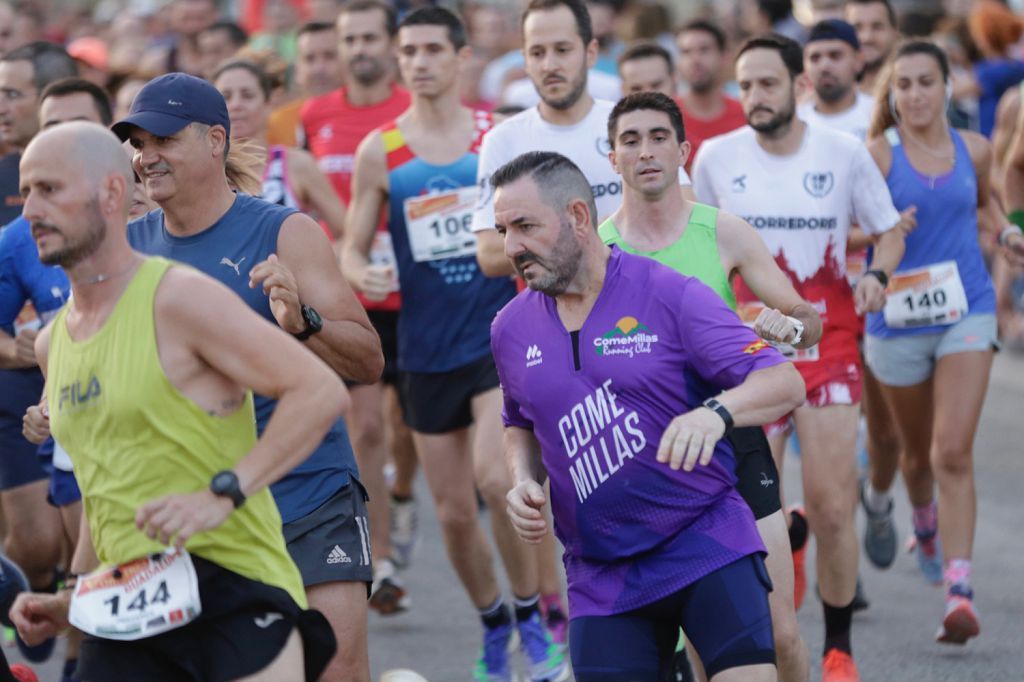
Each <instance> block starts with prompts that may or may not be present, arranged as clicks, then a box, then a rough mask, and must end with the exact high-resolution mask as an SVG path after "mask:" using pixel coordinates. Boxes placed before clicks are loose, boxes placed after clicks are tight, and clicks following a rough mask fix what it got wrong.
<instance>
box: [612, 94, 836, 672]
mask: <svg viewBox="0 0 1024 682" xmlns="http://www.w3.org/2000/svg"><path fill="white" fill-rule="evenodd" d="M684 131H685V128H684V125H683V119H682V115H681V112H680V111H679V107H678V106H676V104H675V102H673V101H672V100H671V99H670V98H669V97H666V96H665V95H662V94H661V93H642V94H636V95H630V96H628V97H626V98H625V99H623V100H622V101H620V102H619V103H618V104H616V105H615V108H614V109H613V110H612V113H611V116H610V117H609V118H608V139H609V141H610V142H611V144H612V151H611V153H610V154H609V157H610V159H611V162H612V165H613V166H614V167H615V169H616V171H617V172H618V173H619V174H620V175H621V176H622V182H623V190H624V191H623V195H622V207H621V208H619V210H618V211H616V212H615V213H614V214H612V217H610V218H609V219H608V220H606V221H604V222H603V223H602V224H601V225H600V227H599V228H598V234H599V235H600V236H601V239H602V240H603V241H604V243H605V244H609V245H611V244H614V245H616V246H618V247H619V248H620V249H622V250H623V251H625V252H626V253H635V254H640V255H644V256H647V257H649V258H653V259H654V260H656V261H658V262H659V263H661V264H662V265H666V266H668V267H670V268H673V269H674V270H677V271H679V272H680V273H681V274H684V275H688V276H691V277H696V278H697V279H700V280H701V281H702V282H704V283H705V284H707V285H708V286H709V287H711V288H712V289H714V291H715V293H717V294H718V295H719V296H720V297H721V298H722V300H723V301H725V303H726V304H727V305H728V306H729V307H730V308H733V309H735V307H736V297H735V296H734V294H733V291H732V285H731V281H732V279H733V277H734V276H735V275H738V276H740V277H742V278H743V281H744V282H746V283H747V284H748V286H750V287H751V290H752V291H753V292H754V294H755V295H756V296H757V297H758V299H760V300H761V301H763V302H765V306H766V307H765V308H764V309H763V310H762V311H761V313H760V314H759V315H758V317H757V319H756V320H755V321H754V325H753V327H754V331H756V332H757V333H758V334H759V335H760V336H761V338H763V339H765V340H767V341H772V342H783V343H785V342H787V341H789V342H793V341H794V339H797V338H798V337H799V340H798V341H796V342H795V343H793V346H792V347H790V350H789V352H793V348H809V347H811V346H814V345H815V344H817V343H818V341H819V340H820V339H821V319H820V318H819V317H818V313H817V312H816V311H815V310H814V308H812V307H811V306H810V305H809V304H808V303H807V302H805V301H803V300H802V299H801V298H800V297H799V296H798V295H797V293H796V291H795V290H794V289H793V285H792V284H791V283H790V281H789V279H788V278H787V277H786V275H785V274H783V272H782V271H781V270H780V269H779V267H778V265H776V264H775V260H774V259H773V258H772V256H771V254H770V253H769V252H768V249H767V248H765V246H764V242H762V241H761V239H760V238H759V237H758V236H757V233H756V232H755V231H754V230H753V228H751V227H750V225H748V224H747V223H745V222H743V221H742V220H740V219H739V218H737V217H736V216H734V215H730V214H728V213H725V212H720V211H718V209H715V208H713V207H711V206H708V205H706V204H698V203H696V202H692V201H687V200H685V199H683V198H682V196H680V194H679V193H678V192H677V191H675V188H676V186H677V185H678V184H679V179H678V174H679V170H678V169H679V168H680V167H682V166H683V164H684V162H685V160H686V156H687V154H688V153H689V149H688V145H687V144H686V139H685V137H684ZM783 311H785V312H783ZM787 315H789V316H791V317H789V318H787V317H786V316H787ZM783 348H785V346H783ZM729 444H730V445H731V446H732V450H733V452H734V453H735V457H736V477H737V479H738V482H737V486H736V487H737V490H738V491H739V493H740V495H742V496H743V499H744V500H745V501H746V503H747V505H748V506H749V507H750V509H751V511H753V512H754V519H755V520H756V521H757V528H758V532H759V533H760V535H761V539H762V540H763V541H764V543H765V547H767V548H768V557H767V559H766V561H765V565H766V567H767V568H768V574H769V576H770V577H771V579H772V585H773V586H774V589H773V590H772V592H771V594H770V595H769V599H768V601H769V604H770V605H771V611H772V630H773V631H774V634H775V652H776V656H777V659H778V660H777V665H778V669H779V679H780V680H783V681H784V682H785V681H788V680H793V681H795V682H797V681H798V682H805V681H806V680H807V646H806V645H805V644H804V642H803V640H802V639H801V638H800V630H799V626H798V625H797V622H796V611H795V610H794V608H793V606H794V604H793V563H792V561H791V560H790V558H789V553H790V551H789V550H790V548H789V536H788V534H787V533H786V519H785V518H784V516H783V513H782V506H781V501H780V493H779V491H780V484H779V482H778V481H779V473H778V470H777V469H776V467H775V461H774V460H773V459H772V453H771V448H770V447H769V445H768V441H767V439H766V438H765V436H764V431H763V430H762V429H761V427H760V426H753V427H747V428H737V429H735V430H734V431H733V432H732V433H731V434H730V435H729Z"/></svg>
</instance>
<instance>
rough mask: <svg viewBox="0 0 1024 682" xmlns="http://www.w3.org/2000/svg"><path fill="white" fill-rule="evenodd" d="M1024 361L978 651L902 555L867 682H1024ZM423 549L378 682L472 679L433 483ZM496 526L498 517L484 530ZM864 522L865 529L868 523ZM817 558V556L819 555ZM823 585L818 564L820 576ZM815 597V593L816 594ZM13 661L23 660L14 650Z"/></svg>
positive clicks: (868, 640) (989, 419)
mask: <svg viewBox="0 0 1024 682" xmlns="http://www.w3.org/2000/svg"><path fill="white" fill-rule="evenodd" d="M1022 406H1024V356H1021V355H1016V356H1014V355H1010V354H1008V353H1003V354H1002V355H1001V356H1000V357H997V359H996V363H995V368H994V370H993V373H992V382H991V386H990V389H989V393H988V397H987V400H986V403H985V410H984V413H983V415H982V421H981V427H980V429H979V434H978V438H977V441H976V449H975V453H976V454H975V457H976V473H977V485H978V507H979V508H978V512H979V514H978V519H979V522H978V529H977V539H976V545H975V563H974V588H975V594H976V604H977V607H978V609H979V612H980V614H981V619H982V634H981V636H980V637H979V638H978V639H976V640H973V641H972V642H970V643H969V644H968V645H967V646H966V647H959V648H950V647H946V646H940V645H938V644H936V643H935V642H934V640H933V637H934V633H935V630H936V628H937V627H938V624H939V620H940V618H941V614H942V593H941V590H940V589H938V588H933V587H929V586H928V585H926V584H925V583H924V581H923V579H922V578H921V577H920V575H919V574H918V569H917V565H916V563H915V561H914V558H913V556H911V555H907V554H901V555H900V557H899V558H898V559H897V562H896V565H895V566H893V567H892V568H891V569H890V570H888V571H885V572H881V571H877V570H875V569H873V568H871V567H870V566H868V565H867V564H866V561H865V562H864V567H863V569H862V576H863V579H864V583H865V587H866V591H867V595H868V598H869V599H870V601H871V607H870V609H869V610H868V611H866V612H863V613H859V614H857V616H856V617H855V619H854V632H853V646H854V654H855V657H856V659H857V662H858V665H859V667H860V671H861V679H862V680H863V681H864V682H946V681H949V682H954V681H955V682H1024V569H1022V562H1024V533H1022V532H1021V517H1022V515H1024V504H1022V497H1024V495H1022V492H1024V422H1022V419H1021V408H1022ZM796 464H797V462H795V461H793V462H790V463H789V464H787V467H786V484H787V486H786V487H787V490H790V491H796V490H799V479H798V476H799V473H798V470H799V467H798V466H796ZM418 492H419V494H420V501H421V507H420V510H421V516H420V519H421V532H422V540H421V543H420V546H419V550H418V553H417V554H416V556H415V561H414V564H413V567H412V568H411V569H410V570H409V571H407V572H406V573H405V574H404V575H403V577H404V579H405V581H406V583H407V585H408V588H409V590H410V593H411V596H412V600H413V604H412V609H411V610H410V611H409V612H408V613H405V614H402V615H400V616H396V617H390V618H381V617H378V616H377V615H376V614H371V617H370V663H371V668H372V673H373V678H374V679H375V680H377V679H379V677H380V675H381V674H382V673H383V672H385V671H387V670H391V669H395V668H409V669H413V670H416V671H418V672H419V673H420V674H421V675H423V676H424V677H425V678H426V679H428V680H430V681H431V682H462V681H464V680H470V679H471V672H472V667H473V664H474V662H475V660H476V656H477V654H478V651H479V647H480V638H481V631H480V626H479V624H478V620H477V617H476V615H475V613H474V611H473V609H472V606H471V605H470V603H469V601H468V600H467V599H466V597H465V596H464V595H463V593H462V590H461V588H460V586H459V584H458V582H457V581H456V579H455V575H454V573H453V572H452V571H451V569H450V568H449V566H448V561H447V558H446V556H445V554H444V548H443V546H442V543H441V538H440V532H439V529H438V525H437V522H436V519H435V517H434V515H433V512H432V510H431V507H430V504H429V497H428V494H427V491H426V488H425V486H424V484H423V482H422V480H421V481H420V482H419V487H418ZM896 513H897V519H898V521H899V528H900V533H901V538H900V540H901V543H902V541H903V540H905V539H906V537H907V535H908V533H909V531H910V511H909V507H908V504H907V500H906V495H905V493H904V492H903V491H902V486H901V485H899V486H897V511H896ZM484 521H485V526H486V518H485V519H484ZM861 521H862V520H861ZM809 555H810V556H811V557H813V550H812V551H811V552H809ZM808 573H809V575H813V565H811V564H809V565H808ZM812 589H813V588H812ZM800 624H801V629H802V631H803V634H804V637H805V639H806V641H807V644H808V646H809V647H810V650H811V652H812V661H813V667H812V673H811V679H812V680H818V679H820V667H819V666H818V655H820V652H821V646H822V639H823V625H822V616H821V608H820V606H819V602H818V601H817V600H816V599H815V597H814V595H813V592H811V593H810V594H808V596H807V599H806V600H805V602H804V606H803V609H802V610H801V612H800ZM6 652H7V654H8V657H9V658H10V660H11V661H12V662H14V661H16V660H18V656H17V653H16V650H14V649H12V648H7V649H6ZM36 670H37V672H38V674H39V677H40V680H42V681H43V682H50V681H54V682H57V681H58V679H59V678H58V672H59V666H58V665H57V664H56V662H51V663H49V664H47V665H45V666H37V668H36Z"/></svg>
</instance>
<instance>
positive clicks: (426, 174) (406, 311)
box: [380, 112, 516, 373]
mask: <svg viewBox="0 0 1024 682" xmlns="http://www.w3.org/2000/svg"><path fill="white" fill-rule="evenodd" d="M476 123H477V127H476V132H477V135H476V137H475V139H474V141H473V144H472V145H471V147H470V149H469V150H468V151H467V152H466V153H465V154H463V155H462V156H461V157H460V158H459V159H458V160H457V161H455V162H454V163H451V164H448V165H446V166H435V165H432V164H429V163H427V162H426V161H424V160H422V159H420V158H419V157H417V156H416V155H415V154H414V153H413V152H412V150H411V149H410V148H409V146H408V145H407V144H406V142H405V139H404V138H403V136H402V133H401V131H400V130H399V128H398V125H397V123H396V122H394V121H393V122H391V123H389V124H387V125H385V126H384V127H382V128H381V129H380V131H381V136H382V138H383V140H384V147H385V150H386V152H387V165H388V190H389V194H388V209H389V218H388V229H389V230H390V232H391V243H392V245H393V246H394V249H395V260H396V263H397V265H398V282H399V287H400V289H401V291H402V314H401V315H399V317H398V368H399V369H400V370H402V371H405V372H423V373H442V372H449V371H451V370H454V369H457V368H459V367H463V366H465V365H468V364H470V363H472V362H474V361H476V360H479V359H481V358H483V357H486V356H488V355H490V353H491V321H492V320H493V319H494V316H495V315H496V314H497V312H498V311H499V310H501V308H502V307H503V306H504V305H505V304H506V303H508V302H509V301H510V300H512V297H513V296H515V293H516V289H515V285H514V284H513V283H512V280H511V279H509V278H508V277H497V278H492V277H487V276H486V275H484V273H482V272H481V271H480V267H479V266H478V265H477V261H476V248H475V245H476V241H475V239H474V238H473V234H472V232H471V231H470V222H471V220H472V209H473V206H474V205H475V203H476V193H477V184H476V170H477V160H478V157H479V152H478V149H479V144H480V141H481V139H482V137H483V134H484V133H485V132H487V130H488V129H490V127H491V125H492V119H491V117H490V115H488V114H485V113H482V112H478V114H477V117H476ZM457 194H466V195H471V196H470V201H469V203H468V205H466V197H464V196H461V195H460V196H458V198H456V195H457ZM410 202H411V203H410ZM445 204H447V208H445ZM456 205H457V206H461V208H460V209H458V210H449V209H451V208H452V207H453V206H456ZM407 215H409V216H413V215H421V216H430V217H429V218H426V219H425V220H419V221H417V222H416V224H414V225H412V226H410V225H409V224H408V223H407V221H406V217H407ZM417 232H418V233H419V234H416V233H417ZM432 232H433V233H436V235H433V236H436V238H437V239H434V240H431V239H430V238H431V236H432V234H431V233H432ZM443 234H445V235H446V236H447V237H450V238H449V239H446V240H443V241H441V240H440V237H441V236H442V235H443ZM413 239H416V240H417V241H418V242H419V245H414V244H413ZM428 247H430V248H433V249H435V254H434V255H431V256H429V257H425V256H424V254H425V253H426V252H427V251H428V250H429V248H428ZM446 249H451V250H452V251H453V255H452V256H451V257H445V256H444V255H443V254H444V252H445V250H446Z"/></svg>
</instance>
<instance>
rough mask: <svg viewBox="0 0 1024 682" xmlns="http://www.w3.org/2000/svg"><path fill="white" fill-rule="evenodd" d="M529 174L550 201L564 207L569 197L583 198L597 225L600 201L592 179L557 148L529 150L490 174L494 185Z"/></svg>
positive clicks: (501, 184) (498, 185) (592, 220)
mask: <svg viewBox="0 0 1024 682" xmlns="http://www.w3.org/2000/svg"><path fill="white" fill-rule="evenodd" d="M524 177H529V178H531V179H532V180H533V181H534V182H535V183H536V184H537V188H538V189H539V190H540V193H541V194H542V195H544V198H545V199H546V200H547V202H548V205H549V206H551V207H552V208H555V209H556V210H564V209H565V208H566V207H567V206H568V205H569V201H571V200H573V199H580V200H582V201H583V202H584V203H586V205H587V210H589V211H590V220H591V222H593V223H594V229H597V205H596V204H595V203H594V192H593V190H591V188H590V181H588V180H587V176H585V175H584V174H583V171H581V170H580V169H579V166H577V165H576V164H575V163H573V162H572V161H570V160H569V159H568V158H567V157H565V156H562V155H561V154H559V153H558V152H526V153H525V154H520V155H519V156H517V157H516V158H514V159H512V160H511V161H509V162H508V163H506V164H505V165H504V166H502V167H501V168H499V169H498V170H496V171H494V174H493V175H491V186H492V187H494V189H498V188H499V187H503V186H505V185H510V184H512V183H513V182H515V181H517V180H519V179H520V178H524Z"/></svg>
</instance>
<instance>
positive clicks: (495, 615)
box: [480, 594, 512, 630]
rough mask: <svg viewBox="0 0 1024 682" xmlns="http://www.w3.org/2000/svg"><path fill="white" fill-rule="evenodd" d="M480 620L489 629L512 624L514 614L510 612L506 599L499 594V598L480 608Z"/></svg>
mask: <svg viewBox="0 0 1024 682" xmlns="http://www.w3.org/2000/svg"><path fill="white" fill-rule="evenodd" d="M480 620H482V621H483V623H484V627H485V628H487V629H488V630H493V629H494V628H497V627H501V626H503V625H511V624H512V616H511V615H510V614H509V612H508V606H506V605H505V600H504V599H503V598H502V596H501V595H500V594H499V595H498V598H497V599H495V600H494V603H493V604H491V605H490V606H488V607H486V608H483V609H480Z"/></svg>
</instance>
